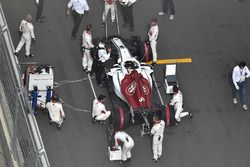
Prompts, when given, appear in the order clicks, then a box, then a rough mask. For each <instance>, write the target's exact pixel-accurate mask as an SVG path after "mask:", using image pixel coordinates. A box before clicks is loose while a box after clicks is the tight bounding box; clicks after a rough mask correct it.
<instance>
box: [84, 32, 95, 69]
mask: <svg viewBox="0 0 250 167" xmlns="http://www.w3.org/2000/svg"><path fill="white" fill-rule="evenodd" d="M82 47H83V48H84V50H83V56H82V67H83V68H84V69H85V68H87V70H88V71H91V70H92V64H93V59H92V57H91V54H90V49H91V48H93V47H94V45H93V43H92V34H91V32H89V31H86V30H85V31H83V33H82Z"/></svg>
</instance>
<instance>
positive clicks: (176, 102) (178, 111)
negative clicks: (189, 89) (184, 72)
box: [170, 85, 193, 125]
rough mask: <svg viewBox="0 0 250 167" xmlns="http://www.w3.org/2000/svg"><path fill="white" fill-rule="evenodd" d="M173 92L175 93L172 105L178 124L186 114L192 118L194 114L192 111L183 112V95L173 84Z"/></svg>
mask: <svg viewBox="0 0 250 167" xmlns="http://www.w3.org/2000/svg"><path fill="white" fill-rule="evenodd" d="M173 92H174V95H173V98H172V100H171V102H170V105H173V106H174V110H175V120H176V125H178V124H179V123H180V121H181V118H183V117H185V116H189V118H192V116H193V115H192V113H191V112H183V95H182V93H181V91H180V90H179V88H178V87H177V86H176V85H174V86H173Z"/></svg>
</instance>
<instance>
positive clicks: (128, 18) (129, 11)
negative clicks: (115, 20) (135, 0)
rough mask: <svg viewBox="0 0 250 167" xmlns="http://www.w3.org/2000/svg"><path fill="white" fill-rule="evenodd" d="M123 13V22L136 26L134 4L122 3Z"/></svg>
mask: <svg viewBox="0 0 250 167" xmlns="http://www.w3.org/2000/svg"><path fill="white" fill-rule="evenodd" d="M121 13H122V18H123V23H124V24H125V25H127V24H129V26H130V27H134V17H133V5H130V6H127V7H125V6H122V5H121Z"/></svg>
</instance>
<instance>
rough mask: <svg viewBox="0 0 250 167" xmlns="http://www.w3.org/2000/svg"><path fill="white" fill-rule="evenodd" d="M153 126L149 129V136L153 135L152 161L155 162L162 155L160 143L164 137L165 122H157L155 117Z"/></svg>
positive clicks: (157, 118)
mask: <svg viewBox="0 0 250 167" xmlns="http://www.w3.org/2000/svg"><path fill="white" fill-rule="evenodd" d="M153 122H154V125H153V127H152V129H151V135H153V144H152V149H153V161H154V162H157V161H158V159H159V158H160V157H161V155H162V141H163V136H164V129H165V122H164V121H163V120H159V117H158V116H157V115H156V116H154V118H153Z"/></svg>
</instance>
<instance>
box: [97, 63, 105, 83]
mask: <svg viewBox="0 0 250 167" xmlns="http://www.w3.org/2000/svg"><path fill="white" fill-rule="evenodd" d="M104 67H105V64H104V63H102V62H100V61H97V62H96V67H95V77H96V81H97V84H101V83H102V80H103V74H104V70H105V68H104Z"/></svg>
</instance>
